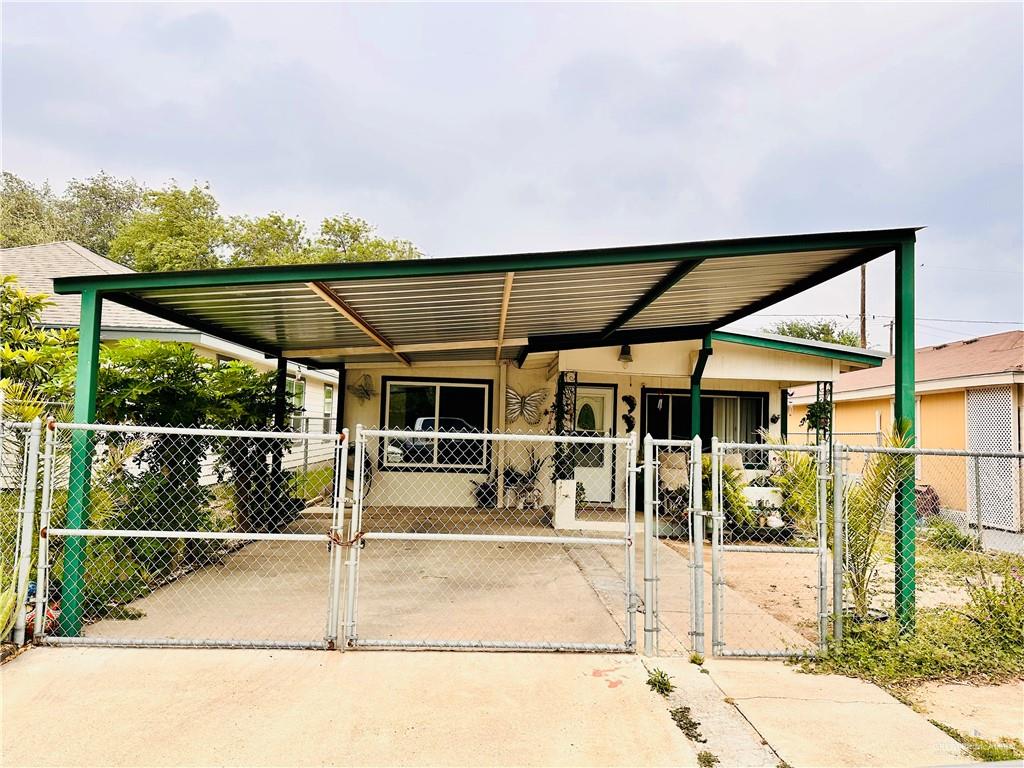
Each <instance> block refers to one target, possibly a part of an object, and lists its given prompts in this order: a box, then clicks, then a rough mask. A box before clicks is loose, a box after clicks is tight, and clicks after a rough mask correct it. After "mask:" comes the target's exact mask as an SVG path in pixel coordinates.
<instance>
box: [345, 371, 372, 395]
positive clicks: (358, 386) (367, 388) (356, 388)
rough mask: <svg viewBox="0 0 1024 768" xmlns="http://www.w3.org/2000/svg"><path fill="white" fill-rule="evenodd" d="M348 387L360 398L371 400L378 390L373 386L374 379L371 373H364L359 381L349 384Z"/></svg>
mask: <svg viewBox="0 0 1024 768" xmlns="http://www.w3.org/2000/svg"><path fill="white" fill-rule="evenodd" d="M346 389H348V391H349V392H351V393H352V394H353V395H355V396H356V397H358V398H359V399H360V400H369V399H370V398H372V397H373V396H374V395H376V394H377V391H376V390H375V389H374V388H373V379H371V378H370V375H369V374H363V375H362V376H360V377H359V381H357V382H356V383H355V384H349V385H348V387H346Z"/></svg>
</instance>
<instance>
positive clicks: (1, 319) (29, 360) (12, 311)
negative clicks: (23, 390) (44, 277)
mask: <svg viewBox="0 0 1024 768" xmlns="http://www.w3.org/2000/svg"><path fill="white" fill-rule="evenodd" d="M48 304H50V301H49V299H48V298H47V296H46V294H44V293H28V292H27V291H25V290H24V289H23V288H21V287H19V286H18V282H17V280H16V279H15V278H14V277H13V276H12V275H3V276H2V277H0V369H2V377H3V382H4V383H5V386H7V384H8V383H12V384H22V385H24V386H26V387H30V388H43V389H47V388H48V384H49V381H50V377H51V376H52V374H53V372H54V371H55V370H57V369H60V368H63V367H65V366H66V365H67V363H68V362H69V361H70V360H72V359H74V356H75V350H76V347H77V344H78V331H77V330H75V329H50V328H40V327H39V324H40V318H41V316H42V312H43V310H44V309H45V308H46V306H47V305H48Z"/></svg>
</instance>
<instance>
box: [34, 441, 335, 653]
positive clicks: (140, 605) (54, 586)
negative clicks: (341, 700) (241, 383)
mask: <svg viewBox="0 0 1024 768" xmlns="http://www.w3.org/2000/svg"><path fill="white" fill-rule="evenodd" d="M341 447H342V443H341V441H340V439H339V437H338V436H337V435H325V434H296V433H284V432H282V433H278V432H262V433H261V432H249V431H233V430H206V429H190V428H169V427H132V426H104V425H76V424H60V425H53V426H52V428H51V429H49V430H47V436H46V441H45V448H44V452H43V459H42V478H43V491H42V502H41V512H40V532H41V536H40V550H39V557H38V564H39V565H38V577H37V582H38V584H39V586H40V588H39V589H38V590H37V599H36V602H35V610H34V614H33V619H34V630H35V632H36V634H37V635H38V636H40V638H42V639H44V640H46V641H48V642H59V643H73V642H77V643H85V644H106V645H163V646H178V645H183V646H205V645H216V646H234V645H244V646H258V647H277V646H285V647H323V646H324V645H325V644H326V643H329V642H331V640H332V638H333V627H332V621H331V601H332V599H333V597H332V596H333V595H335V594H336V592H337V590H338V588H339V585H338V584H337V578H336V577H333V576H334V571H335V569H336V568H337V566H336V565H335V564H334V563H333V558H332V556H331V552H330V545H331V542H332V531H336V530H337V529H338V528H339V527H340V518H339V515H340V505H339V503H338V494H337V493H336V487H337V480H338V477H339V476H338V469H339V466H340V465H339V464H338V456H339V455H340V452H341ZM309 454H312V455H315V456H316V457H317V459H316V461H315V462H307V461H304V459H303V457H304V456H305V455H309Z"/></svg>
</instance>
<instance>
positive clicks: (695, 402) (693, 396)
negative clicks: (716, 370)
mask: <svg viewBox="0 0 1024 768" xmlns="http://www.w3.org/2000/svg"><path fill="white" fill-rule="evenodd" d="M712 354H714V350H713V349H712V348H711V334H708V335H707V336H705V337H704V340H703V341H702V342H701V345H700V349H699V350H697V362H696V363H695V364H694V366H693V373H692V374H690V437H697V436H698V435H700V382H701V379H703V378H704V368H705V367H707V364H708V358H709V357H711V355H712Z"/></svg>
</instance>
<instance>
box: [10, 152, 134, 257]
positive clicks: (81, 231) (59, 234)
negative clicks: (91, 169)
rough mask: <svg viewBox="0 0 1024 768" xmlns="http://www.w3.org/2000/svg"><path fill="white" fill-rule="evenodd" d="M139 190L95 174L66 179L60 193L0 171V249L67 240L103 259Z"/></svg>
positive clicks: (128, 216)
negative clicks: (0, 178)
mask: <svg viewBox="0 0 1024 768" xmlns="http://www.w3.org/2000/svg"><path fill="white" fill-rule="evenodd" d="M142 195H143V189H142V187H141V186H139V185H138V184H137V183H136V182H135V181H134V180H132V179H118V178H115V177H114V176H111V175H110V174H108V173H105V172H103V171H100V172H99V173H97V174H96V175H95V176H90V177H88V178H85V179H72V180H71V181H69V182H68V184H67V187H66V189H65V190H64V193H63V195H56V194H54V192H53V190H51V189H50V187H49V185H47V184H42V185H39V186H36V185H33V184H31V183H30V182H28V181H25V180H24V179H21V178H19V177H18V176H16V175H14V174H13V173H9V172H6V171H5V172H4V174H3V183H2V185H0V246H2V247H4V248H13V247H16V246H20V245H37V244H39V243H51V242H54V241H57V240H73V241H74V242H76V243H78V244H79V245H83V246H85V247H86V248H88V249H89V250H91V251H94V252H95V253H99V254H101V255H103V256H106V255H107V253H108V251H109V249H110V242H111V240H113V238H114V235H115V234H116V233H117V231H118V230H119V229H120V228H121V227H122V226H124V224H125V223H126V222H127V221H129V220H130V219H131V218H132V217H133V216H134V215H135V213H136V212H137V211H138V210H139V208H140V206H141V205H142Z"/></svg>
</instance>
